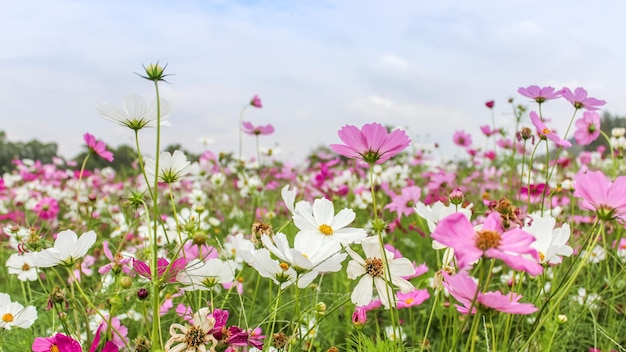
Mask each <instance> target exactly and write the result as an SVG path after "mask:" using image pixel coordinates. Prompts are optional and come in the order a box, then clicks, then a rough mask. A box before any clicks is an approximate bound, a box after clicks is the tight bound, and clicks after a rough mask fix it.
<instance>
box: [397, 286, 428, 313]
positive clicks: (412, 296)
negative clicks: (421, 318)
mask: <svg viewBox="0 0 626 352" xmlns="http://www.w3.org/2000/svg"><path fill="white" fill-rule="evenodd" d="M396 298H397V302H398V303H397V307H398V309H400V308H410V307H413V306H419V305H420V304H422V303H424V301H426V300H427V299H429V298H430V294H429V293H428V290H426V289H422V290H417V289H415V290H413V291H411V292H407V293H402V292H398V293H396Z"/></svg>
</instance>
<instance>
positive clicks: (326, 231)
mask: <svg viewBox="0 0 626 352" xmlns="http://www.w3.org/2000/svg"><path fill="white" fill-rule="evenodd" d="M319 229H320V232H321V233H323V234H324V235H326V236H329V235H332V234H333V228H332V227H330V226H329V225H326V224H322V225H320V227H319Z"/></svg>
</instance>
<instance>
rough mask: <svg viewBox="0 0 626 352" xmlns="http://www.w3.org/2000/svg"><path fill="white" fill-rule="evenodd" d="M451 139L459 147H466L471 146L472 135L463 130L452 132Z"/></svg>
mask: <svg viewBox="0 0 626 352" xmlns="http://www.w3.org/2000/svg"><path fill="white" fill-rule="evenodd" d="M452 140H453V141H454V144H456V145H458V146H459V147H463V148H467V147H471V146H472V135H471V134H469V133H467V132H465V131H456V132H454V135H453V136H452Z"/></svg>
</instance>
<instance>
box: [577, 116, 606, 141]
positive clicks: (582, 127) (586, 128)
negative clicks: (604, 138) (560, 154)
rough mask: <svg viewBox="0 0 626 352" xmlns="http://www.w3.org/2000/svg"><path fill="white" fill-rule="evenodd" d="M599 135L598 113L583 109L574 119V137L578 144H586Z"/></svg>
mask: <svg viewBox="0 0 626 352" xmlns="http://www.w3.org/2000/svg"><path fill="white" fill-rule="evenodd" d="M599 135H600V115H599V114H598V113H597V112H595V111H585V112H584V113H583V116H582V117H581V118H579V119H578V120H577V121H576V132H574V138H576V142H577V143H578V144H580V145H587V144H590V143H591V142H593V141H595V140H596V138H598V136H599Z"/></svg>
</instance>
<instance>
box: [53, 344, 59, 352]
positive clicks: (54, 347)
mask: <svg viewBox="0 0 626 352" xmlns="http://www.w3.org/2000/svg"><path fill="white" fill-rule="evenodd" d="M60 351H61V350H59V347H58V346H57V345H52V346H50V352H60Z"/></svg>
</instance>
